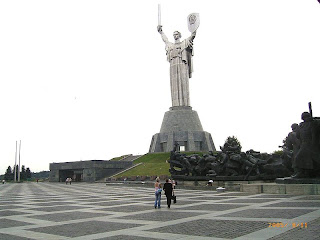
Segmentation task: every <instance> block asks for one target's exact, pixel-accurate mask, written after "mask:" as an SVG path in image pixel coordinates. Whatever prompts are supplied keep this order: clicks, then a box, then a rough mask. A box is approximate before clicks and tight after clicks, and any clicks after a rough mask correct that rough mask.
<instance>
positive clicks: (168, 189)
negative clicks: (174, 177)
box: [154, 178, 176, 208]
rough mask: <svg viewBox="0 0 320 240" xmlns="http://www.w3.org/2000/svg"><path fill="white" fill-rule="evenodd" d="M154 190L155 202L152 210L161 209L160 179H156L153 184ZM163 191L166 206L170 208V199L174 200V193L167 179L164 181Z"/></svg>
mask: <svg viewBox="0 0 320 240" xmlns="http://www.w3.org/2000/svg"><path fill="white" fill-rule="evenodd" d="M154 188H155V198H156V199H155V202H154V208H157V207H158V208H161V192H162V186H161V183H160V179H159V178H157V179H156V182H155V184H154ZM163 190H164V192H165V195H166V198H167V206H168V208H170V206H171V199H174V198H173V196H174V192H173V185H172V183H171V181H170V180H169V179H166V183H165V184H164V185H163ZM175 201H176V200H175Z"/></svg>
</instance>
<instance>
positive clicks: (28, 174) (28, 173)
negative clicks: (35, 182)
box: [26, 168, 31, 179]
mask: <svg viewBox="0 0 320 240" xmlns="http://www.w3.org/2000/svg"><path fill="white" fill-rule="evenodd" d="M26 178H27V179H28V178H31V171H30V168H27V170H26Z"/></svg>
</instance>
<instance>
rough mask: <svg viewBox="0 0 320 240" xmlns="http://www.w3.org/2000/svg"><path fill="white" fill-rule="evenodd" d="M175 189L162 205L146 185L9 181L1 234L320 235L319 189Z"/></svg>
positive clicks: (79, 238) (19, 239) (20, 239)
mask: <svg viewBox="0 0 320 240" xmlns="http://www.w3.org/2000/svg"><path fill="white" fill-rule="evenodd" d="M175 192H176V195H177V203H176V204H173V205H172V206H171V208H170V209H169V208H167V207H166V200H165V196H162V207H161V209H154V192H153V188H151V187H147V186H143V185H139V186H134V187H133V186H128V185H127V184H109V185H106V184H103V183H91V184H90V183H72V185H66V184H64V183H47V182H45V183H42V182H41V183H21V184H2V185H1V186H0V239H1V240H5V239H10V240H26V239H46V240H51V239H54V240H66V239H75V240H88V239H99V240H102V239H105V240H116V239H118V240H129V239H131V240H147V239H151V240H153V239H168V240H170V239H174V240H176V239H181V240H182V239H183V240H205V239H274V240H280V239H290V240H292V239H320V196H319V195H313V196H302V195H299V196H293V195H276V194H247V193H240V192H224V193H217V192H216V191H204V190H187V189H176V190H175Z"/></svg>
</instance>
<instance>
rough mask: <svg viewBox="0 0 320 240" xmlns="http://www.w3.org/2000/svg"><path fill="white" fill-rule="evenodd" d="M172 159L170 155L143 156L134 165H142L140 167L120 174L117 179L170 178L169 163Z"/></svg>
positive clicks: (154, 154)
mask: <svg viewBox="0 0 320 240" xmlns="http://www.w3.org/2000/svg"><path fill="white" fill-rule="evenodd" d="M169 158H170V153H148V154H146V155H143V156H142V157H140V158H139V159H137V160H134V161H133V164H137V163H142V164H140V165H139V166H137V167H135V168H132V169H130V170H128V171H126V172H124V173H121V174H118V175H116V176H115V177H131V176H160V175H167V176H170V172H169V168H170V164H169V163H168V162H167V160H169Z"/></svg>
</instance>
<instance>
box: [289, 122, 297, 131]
mask: <svg viewBox="0 0 320 240" xmlns="http://www.w3.org/2000/svg"><path fill="white" fill-rule="evenodd" d="M298 127H299V125H298V124H296V123H294V124H292V125H291V129H292V131H294V132H296V131H297V130H298Z"/></svg>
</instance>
